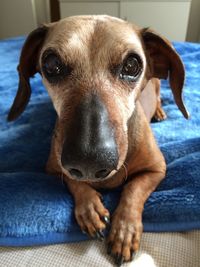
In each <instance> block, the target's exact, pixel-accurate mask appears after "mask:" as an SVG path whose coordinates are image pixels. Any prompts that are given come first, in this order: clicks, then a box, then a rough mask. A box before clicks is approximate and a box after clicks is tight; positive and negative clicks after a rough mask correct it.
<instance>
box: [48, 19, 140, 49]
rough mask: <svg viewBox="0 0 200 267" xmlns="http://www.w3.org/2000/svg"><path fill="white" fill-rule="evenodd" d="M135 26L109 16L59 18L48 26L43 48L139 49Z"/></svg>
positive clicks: (137, 31) (138, 38)
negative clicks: (59, 19)
mask: <svg viewBox="0 0 200 267" xmlns="http://www.w3.org/2000/svg"><path fill="white" fill-rule="evenodd" d="M138 33H139V30H138V28H137V27H136V26H133V25H132V24H129V23H127V22H125V21H123V20H121V19H118V18H113V17H109V16H75V17H69V18H66V19H63V20H61V21H59V22H57V23H56V24H54V25H53V27H51V29H50V31H49V34H48V37H47V40H46V42H45V45H44V46H45V47H46V46H47V47H54V48H55V49H58V50H60V51H62V53H65V51H67V52H68V51H72V50H79V51H84V53H87V50H88V49H89V50H90V51H91V50H95V52H96V51H99V50H100V49H101V48H103V49H104V50H105V49H106V50H112V51H113V52H114V51H115V50H116V51H117V52H118V53H119V52H120V50H123V49H126V48H128V47H130V46H131V47H134V49H135V50H136V51H137V50H141V48H142V45H141V41H140V37H139V34H138Z"/></svg>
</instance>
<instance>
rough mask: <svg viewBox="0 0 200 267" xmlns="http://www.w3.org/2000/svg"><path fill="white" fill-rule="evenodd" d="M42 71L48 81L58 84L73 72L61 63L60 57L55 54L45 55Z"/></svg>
mask: <svg viewBox="0 0 200 267" xmlns="http://www.w3.org/2000/svg"><path fill="white" fill-rule="evenodd" d="M42 70H43V73H44V75H45V77H46V78H47V80H48V81H49V82H51V83H56V82H58V81H59V80H61V79H63V78H64V77H65V76H66V75H68V74H69V73H70V71H71V70H70V68H69V67H67V66H66V65H65V64H64V63H63V62H62V61H61V59H60V58H59V56H58V55H56V54H55V53H53V52H51V53H48V54H46V55H45V54H44V56H43V58H42Z"/></svg>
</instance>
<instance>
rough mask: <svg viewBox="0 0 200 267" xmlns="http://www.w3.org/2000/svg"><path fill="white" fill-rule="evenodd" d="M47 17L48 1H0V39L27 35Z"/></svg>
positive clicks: (48, 19)
mask: <svg viewBox="0 0 200 267" xmlns="http://www.w3.org/2000/svg"><path fill="white" fill-rule="evenodd" d="M49 16H50V14H49V0H0V39H2V38H7V37H13V36H18V35H27V34H28V33H29V32H31V31H32V30H33V29H35V28H36V27H37V26H38V25H40V24H42V23H44V22H49V21H50V18H49Z"/></svg>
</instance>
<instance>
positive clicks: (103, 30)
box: [8, 16, 188, 180]
mask: <svg viewBox="0 0 200 267" xmlns="http://www.w3.org/2000/svg"><path fill="white" fill-rule="evenodd" d="M18 71H19V88H18V92H17V95H16V98H15V100H14V103H13V106H12V107H11V110H10V113H9V116H8V119H9V120H14V119H16V118H17V117H18V116H19V115H20V114H21V113H22V112H23V111H24V109H25V107H26V105H27V103H28V101H29V97H30V94H31V89H30V84H29V78H30V77H32V76H33V75H34V74H35V73H36V72H40V73H41V75H42V79H43V83H44V85H45V87H46V88H47V91H48V93H49V95H50V97H51V99H52V102H53V105H54V107H55V110H56V112H57V115H58V123H57V129H56V131H57V135H58V140H59V141H58V142H57V161H58V162H59V164H60V166H61V169H62V170H63V172H65V173H66V174H67V175H68V176H69V177H70V178H75V179H91V180H99V179H108V178H109V177H112V176H113V174H114V173H116V171H117V170H118V169H119V168H120V167H121V166H122V165H123V164H124V161H125V159H126V156H127V152H128V149H129V141H128V123H129V121H130V119H131V118H132V117H133V115H134V111H135V103H136V101H137V99H138V97H139V94H140V92H141V91H142V89H143V88H144V87H145V85H146V84H147V82H148V80H150V79H151V78H152V77H156V78H165V79H166V78H167V77H168V74H169V80H170V85H171V88H172V92H173V95H174V98H175V101H176V103H177V105H178V107H179V109H180V110H181V111H182V113H183V115H184V116H185V117H187V116H188V115H187V111H186V109H185V107H184V104H183V102H182V96H181V95H182V87H183V83H184V68H183V65H182V62H181V60H180V58H179V56H178V54H177V53H176V52H175V50H174V49H173V47H172V46H171V45H170V43H169V42H168V41H167V40H166V39H164V38H162V37H160V36H159V35H158V34H156V33H155V32H153V31H151V30H149V29H139V28H138V27H136V26H134V25H133V24H130V23H127V22H125V21H123V20H120V19H117V18H112V17H109V16H81V17H70V18H67V19H64V20H61V21H59V22H57V23H52V24H49V25H44V26H41V27H40V28H38V29H36V30H34V31H33V32H32V33H30V35H29V36H28V38H27V40H26V42H25V44H24V46H23V48H22V52H21V57H20V62H19V66H18Z"/></svg>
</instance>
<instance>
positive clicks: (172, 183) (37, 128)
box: [0, 37, 200, 246]
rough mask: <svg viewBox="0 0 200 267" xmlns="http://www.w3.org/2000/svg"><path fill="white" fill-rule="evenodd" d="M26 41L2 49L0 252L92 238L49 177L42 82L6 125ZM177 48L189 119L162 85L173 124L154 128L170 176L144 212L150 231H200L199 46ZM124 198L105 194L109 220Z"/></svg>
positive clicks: (47, 111) (48, 118)
mask: <svg viewBox="0 0 200 267" xmlns="http://www.w3.org/2000/svg"><path fill="white" fill-rule="evenodd" d="M23 42H24V38H23V37H20V38H15V39H9V40H4V41H1V42H0V245H5V246H8V245H12V246H23V245H39V244H51V243H61V242H73V241H81V240H85V239H87V238H88V237H87V236H85V235H83V234H82V233H81V231H80V230H79V227H78V225H77V224H76V221H75V218H74V214H73V208H74V202H73V198H72V196H71V195H70V193H69V192H68V190H67V188H66V187H65V185H64V184H62V182H61V181H60V179H58V178H57V177H54V176H50V175H48V174H46V173H45V163H46V160H47V157H48V153H49V149H50V140H51V134H52V129H53V127H54V122H55V118H56V116H55V111H54V110H53V107H52V103H51V102H50V99H49V97H48V95H47V93H46V91H45V89H44V88H43V86H42V83H41V79H40V76H39V75H36V77H35V78H34V79H32V81H31V84H32V92H33V93H32V96H31V101H30V103H29V105H28V107H27V109H26V111H25V112H24V113H23V115H22V116H21V117H20V118H19V119H18V120H17V121H15V122H12V123H8V122H7V121H6V116H7V113H8V110H9V107H10V106H11V104H12V101H13V98H14V96H15V93H16V90H17V86H18V76H17V72H16V66H17V63H18V58H19V53H20V49H21V47H22V44H23ZM175 47H176V49H177V50H178V52H179V53H180V55H181V57H182V59H183V61H184V63H185V66H186V83H185V90H184V92H185V102H186V106H187V107H188V109H189V112H190V113H191V119H190V120H188V121H187V120H185V119H184V118H183V117H182V115H181V113H180V112H179V110H178V109H177V107H176V106H175V104H174V101H173V98H172V93H171V91H170V88H169V86H168V82H166V81H163V82H162V97H163V104H164V109H165V111H166V113H167V115H168V119H167V120H166V121H164V122H161V123H152V129H153V131H154V133H155V135H156V138H157V141H158V143H159V146H160V148H161V150H162V151H163V153H164V155H165V158H166V161H167V165H168V171H167V177H166V179H165V180H164V181H163V182H162V183H161V184H160V186H159V187H158V188H157V190H156V191H155V192H154V193H153V194H152V195H151V196H150V198H149V200H148V201H147V203H146V205H145V210H144V214H143V221H144V230H145V231H153V232H160V231H185V230H192V229H199V228H200V45H199V44H191V43H175ZM120 191H121V188H118V189H116V190H112V191H102V193H103V196H104V204H105V206H106V207H107V208H108V209H109V210H110V211H111V213H112V212H113V210H114V208H115V207H116V206H117V203H118V201H119V195H120Z"/></svg>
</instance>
